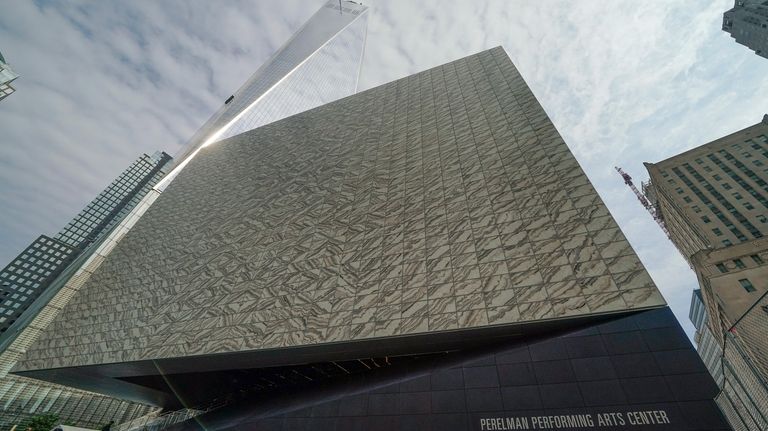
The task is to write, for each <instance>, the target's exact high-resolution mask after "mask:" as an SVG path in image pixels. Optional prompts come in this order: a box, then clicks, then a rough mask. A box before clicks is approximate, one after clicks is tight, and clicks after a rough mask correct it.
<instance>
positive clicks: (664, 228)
mask: <svg viewBox="0 0 768 431" xmlns="http://www.w3.org/2000/svg"><path fill="white" fill-rule="evenodd" d="M615 168H616V172H618V173H619V175H621V178H623V179H624V184H626V185H628V186H629V188H630V189H632V192H634V193H635V196H637V200H639V201H640V203H641V204H643V206H644V207H645V209H646V210H648V212H649V213H650V214H651V217H653V219H654V220H655V221H656V223H657V224H658V225H659V227H660V228H661V230H662V231H663V232H664V234H665V235H667V238H669V239H670V240H671V239H672V238H671V237H670V236H669V231H668V230H667V226H666V225H665V224H664V220H663V219H662V218H661V215H660V214H659V212H658V210H656V207H655V206H653V205H652V204H651V203H650V202H649V201H648V198H646V197H645V195H644V194H643V193H642V192H641V191H640V190H638V189H637V187H635V185H634V184H633V183H632V177H630V176H629V174H628V173H626V172H624V171H623V170H622V169H621V168H620V167H618V166H615Z"/></svg>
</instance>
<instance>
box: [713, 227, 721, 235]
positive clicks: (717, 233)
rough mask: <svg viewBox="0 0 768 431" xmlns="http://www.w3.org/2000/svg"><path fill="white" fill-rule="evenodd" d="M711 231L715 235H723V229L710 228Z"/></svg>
mask: <svg viewBox="0 0 768 431" xmlns="http://www.w3.org/2000/svg"><path fill="white" fill-rule="evenodd" d="M712 232H713V233H714V234H715V235H717V236H723V231H721V230H720V229H718V228H714V229H712Z"/></svg>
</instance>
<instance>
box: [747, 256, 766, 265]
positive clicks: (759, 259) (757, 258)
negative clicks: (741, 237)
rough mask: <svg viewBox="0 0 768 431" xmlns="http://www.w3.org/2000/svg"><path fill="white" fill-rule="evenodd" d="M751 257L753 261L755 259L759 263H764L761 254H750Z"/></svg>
mask: <svg viewBox="0 0 768 431" xmlns="http://www.w3.org/2000/svg"><path fill="white" fill-rule="evenodd" d="M749 257H751V258H752V260H753V261H754V262H755V263H756V264H758V265H761V264H762V263H763V258H761V257H760V256H758V255H756V254H753V255H752V256H749Z"/></svg>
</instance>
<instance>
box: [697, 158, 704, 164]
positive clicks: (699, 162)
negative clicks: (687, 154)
mask: <svg viewBox="0 0 768 431" xmlns="http://www.w3.org/2000/svg"><path fill="white" fill-rule="evenodd" d="M696 163H698V164H700V165H701V164H703V163H704V160H701V159H696Z"/></svg>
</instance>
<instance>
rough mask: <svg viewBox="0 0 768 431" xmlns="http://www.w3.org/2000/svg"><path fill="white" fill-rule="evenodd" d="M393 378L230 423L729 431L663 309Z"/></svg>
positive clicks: (368, 428) (708, 384) (705, 377)
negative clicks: (277, 412)
mask: <svg viewBox="0 0 768 431" xmlns="http://www.w3.org/2000/svg"><path fill="white" fill-rule="evenodd" d="M406 378H407V377H406ZM393 380H395V381H398V380H399V381H398V382H397V383H394V384H390V385H387V386H383V387H381V386H379V387H378V388H377V389H372V390H369V391H367V392H363V393H357V394H354V395H348V396H343V394H334V395H331V396H330V397H329V398H333V397H336V396H339V395H341V398H336V399H334V400H333V401H330V402H325V403H320V404H316V405H314V406H311V407H304V408H302V409H300V410H295V411H292V412H288V413H283V414H280V415H277V416H273V417H270V418H266V419H262V420H260V421H257V422H252V423H249V424H247V425H239V426H236V427H235V428H232V429H251V430H261V429H263V430H284V431H288V430H292V431H293V430H313V431H321V430H329V431H348V430H349V431H351V430H360V431H363V430H365V431H375V430H403V431H405V430H419V431H424V430H494V429H497V430H508V429H562V430H582V429H597V428H599V429H606V430H619V429H622V430H623V429H631V430H727V429H730V427H729V426H728V425H727V423H726V422H724V419H723V417H722V416H721V414H720V411H719V410H718V407H717V405H716V404H715V403H714V401H713V398H714V396H715V395H716V394H717V391H718V389H717V386H716V385H715V383H714V381H713V380H712V378H711V377H710V375H709V374H708V372H707V370H706V368H705V367H704V365H703V364H702V362H701V360H700V359H699V356H698V355H697V353H696V351H695V350H694V348H693V347H692V345H691V343H690V341H689V340H688V338H687V337H686V335H685V333H684V332H683V330H682V328H681V327H680V325H679V324H678V323H677V321H676V320H675V318H674V316H673V315H672V312H671V311H670V310H669V308H666V307H665V308H661V309H657V310H650V311H645V312H641V313H639V314H635V315H632V316H629V317H624V318H621V319H619V320H615V321H611V322H609V323H603V324H599V325H595V326H592V327H588V328H586V329H583V330H580V331H578V332H575V333H570V334H567V335H564V336H559V337H553V338H548V339H543V340H537V341H536V342H531V343H527V344H525V345H523V346H518V347H513V348H509V347H503V346H499V348H498V349H497V350H496V352H494V353H489V354H486V355H485V356H483V357H480V358H479V359H473V360H471V361H469V362H465V363H463V364H461V365H460V366H454V367H451V368H447V369H442V368H441V367H435V369H433V370H431V371H429V372H428V374H426V375H421V376H420V377H416V378H411V379H409V380H404V379H403V378H402V377H401V378H399V379H397V378H395V379H393ZM351 387H352V386H348V387H347V388H340V389H338V391H339V392H344V391H351V389H349V388H351ZM355 391H356V392H357V391H359V388H357V389H355ZM253 408H254V411H256V410H258V409H259V406H258V405H257V403H255V404H254V406H253ZM579 415H581V416H579ZM550 416H552V418H549V417H550ZM555 416H566V417H564V418H563V417H561V418H557V417H555ZM569 416H570V417H569ZM508 418H509V419H508ZM569 419H570V420H577V421H578V420H581V421H582V423H587V424H588V423H590V422H589V421H590V420H591V423H592V424H593V426H591V427H590V426H575V427H574V426H568V425H567V424H568V420H569ZM601 419H602V420H601ZM509 420H513V421H514V420H518V421H517V422H513V423H514V424H519V426H518V425H514V426H518V427H517V428H515V427H513V423H509V422H508V421H509ZM201 422H202V423H206V422H205V416H203V417H202V418H201ZM644 422H650V424H644ZM653 422H656V423H655V424H654V423H653ZM525 423H527V424H528V428H525V427H524V424H525ZM622 423H623V425H622ZM558 425H560V426H559V427H558Z"/></svg>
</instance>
